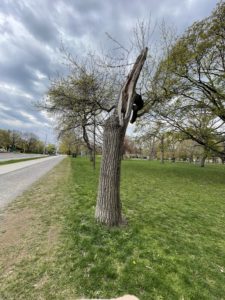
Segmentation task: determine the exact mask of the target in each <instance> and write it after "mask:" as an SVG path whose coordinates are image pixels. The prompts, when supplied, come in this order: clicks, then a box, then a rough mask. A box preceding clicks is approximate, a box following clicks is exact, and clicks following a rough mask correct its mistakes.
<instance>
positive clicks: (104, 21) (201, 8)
mask: <svg viewBox="0 0 225 300" xmlns="http://www.w3.org/2000/svg"><path fill="white" fill-rule="evenodd" d="M216 3H217V1H216V0H0V128H6V129H16V130H22V131H31V132H34V133H36V134H37V135H39V136H40V137H41V138H42V139H44V138H45V136H46V134H47V135H48V141H49V142H50V141H52V140H53V139H54V138H53V136H54V134H53V130H52V127H53V122H52V121H51V119H49V118H48V116H47V115H46V113H44V112H40V111H37V110H36V109H35V107H34V105H33V103H35V102H36V101H38V100H40V99H42V98H43V97H44V95H45V92H46V90H47V89H48V86H49V78H50V77H51V78H52V77H54V76H55V74H56V73H58V72H59V73H63V72H64V67H63V66H62V59H61V54H60V51H59V49H60V45H61V41H62V42H63V44H64V45H65V46H66V47H67V48H68V49H69V51H70V52H71V53H72V54H73V55H80V54H81V53H84V52H85V49H87V50H88V48H92V49H95V50H98V49H100V48H102V47H107V43H108V40H107V37H106V35H105V32H108V33H110V34H111V35H112V36H114V37H116V39H117V40H119V41H122V42H126V39H127V37H129V32H130V30H131V28H132V27H133V26H134V25H135V23H136V22H137V19H141V20H142V19H147V18H148V17H149V15H150V14H151V18H152V21H153V22H155V21H157V22H161V21H162V19H164V20H165V22H166V23H167V22H168V24H171V23H172V24H174V26H175V27H176V28H177V29H178V31H179V32H180V33H181V32H183V31H184V30H185V29H186V28H187V27H188V26H189V25H191V24H192V23H193V22H194V21H196V20H200V19H203V18H204V17H206V16H208V15H209V14H210V12H211V11H212V9H213V8H214V7H215V6H216Z"/></svg>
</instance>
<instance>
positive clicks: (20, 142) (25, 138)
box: [0, 129, 56, 154]
mask: <svg viewBox="0 0 225 300" xmlns="http://www.w3.org/2000/svg"><path fill="white" fill-rule="evenodd" d="M0 149H1V150H2V151H3V150H5V151H8V152H10V151H17V152H23V153H40V154H42V153H47V154H53V153H55V151H56V147H55V145H53V144H48V145H45V143H44V142H43V141H41V140H40V139H39V137H38V136H36V135H35V134H34V133H32V132H21V131H17V130H5V129H0Z"/></svg>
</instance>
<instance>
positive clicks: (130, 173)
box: [0, 158, 225, 300]
mask: <svg viewBox="0 0 225 300" xmlns="http://www.w3.org/2000/svg"><path fill="white" fill-rule="evenodd" d="M70 168H71V169H70ZM97 173H98V172H97V171H93V170H92V168H91V166H90V165H89V162H88V161H87V160H85V159H81V158H78V159H76V160H72V159H71V160H70V161H68V160H65V161H64V162H63V163H62V164H61V165H59V166H58V167H57V169H56V171H52V172H51V176H49V177H48V180H46V177H45V178H44V179H43V180H42V182H41V183H40V184H38V185H36V186H34V187H33V189H32V190H31V191H30V192H27V193H26V194H25V196H24V197H23V199H21V200H20V201H19V202H18V203H17V209H22V208H26V207H28V208H29V207H30V208H32V209H35V215H34V216H36V217H34V216H33V217H32V222H33V223H31V224H30V226H29V229H30V228H32V227H33V232H31V233H30V235H31V234H32V235H31V236H30V238H27V248H28V250H27V251H29V254H28V255H27V256H24V257H23V259H22V261H21V262H18V263H17V264H15V265H14V266H13V267H11V271H10V272H8V270H9V269H6V270H5V271H4V272H2V270H1V273H0V274H2V277H1V275H0V280H1V281H0V283H1V284H0V289H1V296H2V298H3V299H15V298H16V299H32V298H33V299H35V298H43V299H77V298H79V297H81V298H82V296H85V297H89V298H92V297H95V298H108V297H115V295H122V294H125V293H132V294H134V295H136V296H137V297H139V298H140V299H141V300H149V299H222V298H223V297H224V294H225V287H224V274H225V254H224V253H225V243H224V240H225V223H224V213H223V211H224V209H225V204H224V192H225V189H224V180H225V175H224V174H225V173H224V166H215V165H212V166H207V167H206V169H200V168H198V167H196V166H193V165H189V164H182V163H178V164H165V165H163V166H162V165H161V164H159V163H158V162H148V161H124V162H123V164H122V184H121V197H122V202H123V210H124V213H125V215H126V217H127V221H128V225H127V226H124V227H121V228H117V229H108V228H106V227H104V226H101V225H98V224H96V223H95V221H94V210H95V199H96V187H97V177H98V176H97V175H98V174H97ZM46 182H47V184H44V183H46ZM40 192H42V193H43V194H42V196H41V197H40ZM15 206H16V203H15V204H14V209H16V208H15ZM11 210H12V208H11ZM54 226H57V227H60V228H61V233H60V235H59V237H58V240H57V243H56V244H55V245H54V244H53V246H52V248H50V249H51V250H49V248H48V247H49V246H48V247H47V248H46V243H47V244H48V243H49V242H48V240H49V230H50V229H51V228H53V227H54ZM25 236H26V235H25ZM28 237H29V236H28ZM11 251H12V252H11V255H13V253H14V255H15V251H17V252H16V253H17V255H19V253H20V252H22V253H23V251H24V241H23V245H22V244H18V245H17V247H16V248H14V249H11ZM13 251H14V252H13ZM6 274H7V276H6ZM4 275H5V276H4ZM4 296H5V298H4Z"/></svg>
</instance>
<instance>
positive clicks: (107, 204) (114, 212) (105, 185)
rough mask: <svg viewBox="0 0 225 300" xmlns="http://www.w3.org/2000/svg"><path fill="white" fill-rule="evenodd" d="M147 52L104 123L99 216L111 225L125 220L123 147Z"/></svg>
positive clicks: (97, 206)
mask: <svg viewBox="0 0 225 300" xmlns="http://www.w3.org/2000/svg"><path fill="white" fill-rule="evenodd" d="M147 52H148V49H147V48H144V49H143V50H142V51H141V53H140V55H139V56H138V57H137V59H136V62H135V64H134V65H133V68H132V70H131V71H130V73H129V75H128V77H127V79H126V81H125V82H124V84H123V86H122V89H121V91H120V94H119V100H118V104H117V108H116V109H115V110H114V112H113V114H112V115H111V116H110V117H109V118H108V119H107V120H106V122H105V124H104V133H103V149H102V161H101V170H100V178H99V188H98V198H97V205H96V210H95V217H96V220H97V221H98V222H101V223H103V224H106V225H109V226H118V225H120V224H122V223H123V220H122V205H121V200H120V170H121V156H122V148H123V143H124V137H125V133H126V129H127V126H128V122H129V119H130V115H131V110H132V105H133V102H134V99H135V95H136V94H135V93H136V92H135V88H136V84H137V81H138V78H139V75H140V72H141V70H142V67H143V65H144V62H145V60H146V57H147ZM122 109H124V113H122Z"/></svg>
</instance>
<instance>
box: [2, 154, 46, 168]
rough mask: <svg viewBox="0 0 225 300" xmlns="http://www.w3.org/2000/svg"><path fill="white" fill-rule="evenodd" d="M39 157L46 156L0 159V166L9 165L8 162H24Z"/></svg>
mask: <svg viewBox="0 0 225 300" xmlns="http://www.w3.org/2000/svg"><path fill="white" fill-rule="evenodd" d="M39 158H44V156H40V157H30V158H21V159H9V160H5V161H0V166H3V165H8V164H14V163H18V162H22V161H27V160H34V159H39Z"/></svg>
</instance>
